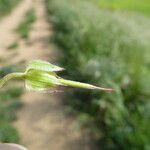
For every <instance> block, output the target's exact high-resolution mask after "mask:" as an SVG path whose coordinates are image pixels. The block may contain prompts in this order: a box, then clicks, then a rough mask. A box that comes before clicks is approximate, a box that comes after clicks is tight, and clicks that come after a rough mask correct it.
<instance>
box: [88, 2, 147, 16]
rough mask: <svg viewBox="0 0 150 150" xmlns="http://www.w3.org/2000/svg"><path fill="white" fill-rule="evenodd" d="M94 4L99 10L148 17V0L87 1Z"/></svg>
mask: <svg viewBox="0 0 150 150" xmlns="http://www.w3.org/2000/svg"><path fill="white" fill-rule="evenodd" d="M89 1H92V2H95V3H96V4H97V5H98V6H100V8H106V9H110V10H125V11H132V12H133V11H136V12H138V13H142V14H144V15H148V16H149V15H150V1H149V0H89Z"/></svg>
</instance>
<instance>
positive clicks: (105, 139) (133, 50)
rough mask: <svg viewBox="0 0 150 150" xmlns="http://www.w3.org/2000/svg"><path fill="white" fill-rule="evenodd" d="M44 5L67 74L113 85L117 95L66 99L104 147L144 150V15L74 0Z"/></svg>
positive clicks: (149, 144) (147, 106)
mask: <svg viewBox="0 0 150 150" xmlns="http://www.w3.org/2000/svg"><path fill="white" fill-rule="evenodd" d="M47 3H48V12H49V14H50V15H52V17H51V21H53V23H54V25H55V35H54V42H55V43H56V44H57V45H58V46H59V48H60V51H61V52H62V58H61V62H60V63H61V64H62V65H63V66H65V68H66V70H67V71H68V74H69V76H70V77H71V78H72V79H76V80H79V81H82V82H90V83H95V84H100V83H101V84H105V85H107V86H108V87H113V88H114V89H115V93H99V92H95V91H82V90H76V91H74V92H70V93H68V94H67V98H68V101H67V103H68V104H69V105H70V106H71V107H72V108H73V109H74V111H76V113H78V114H79V118H80V120H82V118H83V120H84V121H83V122H84V123H83V124H85V126H86V127H87V126H89V128H90V129H91V131H92V132H93V133H94V134H95V135H96V136H97V137H98V138H99V141H100V143H101V147H102V148H103V149H115V150H116V149H124V150H126V149H132V150H133V149H139V150H142V149H145V150H148V149H149V148H150V141H149V139H150V132H149V126H150V121H149V119H150V111H149V110H150V102H149V96H150V93H149V89H150V87H149V85H150V80H149V79H150V78H149V74H150V68H149V66H150V62H149V60H150V59H149V57H148V56H150V55H149V52H148V49H149V47H150V44H149V42H148V41H149V39H150V36H149V35H150V34H148V33H149V32H148V31H149V25H150V22H149V21H148V19H147V18H144V17H138V16H136V15H130V14H121V13H119V12H110V11H106V10H99V9H98V8H97V7H96V6H95V5H94V4H92V3H90V2H81V1H78V0H77V1H73V0H61V1H59V0H47ZM66 18H67V19H66ZM69 94H70V97H69V96H68V95H69ZM83 114H84V115H83ZM81 116H84V117H81ZM85 122H87V123H85Z"/></svg>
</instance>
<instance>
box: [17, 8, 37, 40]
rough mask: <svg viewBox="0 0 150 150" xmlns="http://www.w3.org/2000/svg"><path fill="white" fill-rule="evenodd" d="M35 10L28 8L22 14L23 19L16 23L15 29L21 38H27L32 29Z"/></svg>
mask: <svg viewBox="0 0 150 150" xmlns="http://www.w3.org/2000/svg"><path fill="white" fill-rule="evenodd" d="M35 20H36V16H35V10H34V9H33V8H32V9H30V10H28V11H27V12H26V14H25V16H24V19H23V21H22V22H21V23H20V24H19V25H18V27H17V28H16V29H15V31H16V32H17V33H18V34H19V36H20V37H21V38H22V39H26V40H27V39H28V38H29V33H30V31H31V29H32V24H33V23H34V22H35Z"/></svg>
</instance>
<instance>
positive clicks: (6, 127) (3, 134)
mask: <svg viewBox="0 0 150 150" xmlns="http://www.w3.org/2000/svg"><path fill="white" fill-rule="evenodd" d="M14 68H15V67H13V66H8V67H4V68H1V69H0V77H3V76H4V75H6V74H7V73H10V72H13V71H14ZM22 93H23V91H22V89H21V88H20V87H15V86H13V87H11V86H10V88H5V90H1V91H0V142H12V143H18V142H19V140H20V138H19V134H18V132H17V130H16V129H15V127H13V126H12V121H14V120H15V119H16V111H17V110H18V109H19V108H21V106H22V103H21V102H20V100H19V98H20V96H21V95H22Z"/></svg>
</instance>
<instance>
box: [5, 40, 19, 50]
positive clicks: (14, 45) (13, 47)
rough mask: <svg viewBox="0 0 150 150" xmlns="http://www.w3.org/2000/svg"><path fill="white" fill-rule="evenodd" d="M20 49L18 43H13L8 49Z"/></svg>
mask: <svg viewBox="0 0 150 150" xmlns="http://www.w3.org/2000/svg"><path fill="white" fill-rule="evenodd" d="M18 47H19V44H18V43H17V42H14V43H11V44H10V45H9V46H8V47H7V49H8V50H13V49H16V48H18Z"/></svg>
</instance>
